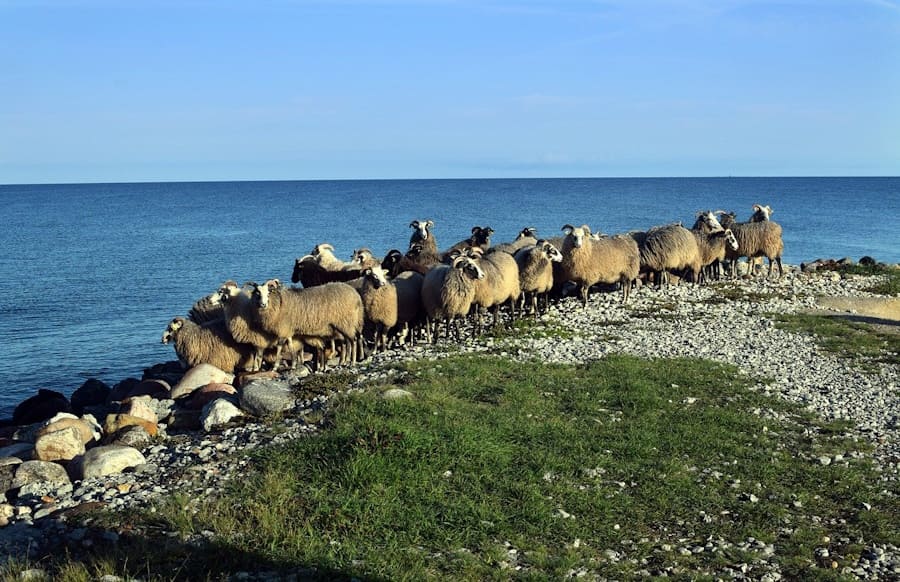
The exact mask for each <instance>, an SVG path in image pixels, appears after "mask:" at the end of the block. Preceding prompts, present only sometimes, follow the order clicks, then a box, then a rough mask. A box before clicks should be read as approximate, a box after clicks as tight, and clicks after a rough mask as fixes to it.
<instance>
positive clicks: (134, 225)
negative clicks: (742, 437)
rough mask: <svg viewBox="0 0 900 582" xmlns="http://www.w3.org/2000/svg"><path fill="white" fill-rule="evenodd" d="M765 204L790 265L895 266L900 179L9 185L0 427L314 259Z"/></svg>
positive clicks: (154, 357) (0, 293)
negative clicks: (416, 229) (319, 253)
mask: <svg viewBox="0 0 900 582" xmlns="http://www.w3.org/2000/svg"><path fill="white" fill-rule="evenodd" d="M757 203H758V204H767V205H769V206H771V207H772V208H773V210H774V213H773V215H772V220H775V221H777V222H779V223H780V224H781V225H782V227H783V229H784V242H785V253H784V260H785V262H786V263H789V264H800V263H801V262H807V261H812V260H814V259H816V258H843V257H851V258H853V259H855V260H858V259H859V258H860V257H862V256H864V255H869V256H872V257H874V258H875V259H877V260H879V261H884V262H890V263H896V262H900V178H896V177H885V178H799V177H798V178H728V177H723V178H585V179H577V178H572V179H556V178H553V179H459V180H450V179H442V180H372V181H366V180H353V181H283V182H275V181H259V182H185V183H173V182H160V183H122V184H35V185H0V208H2V212H0V249H2V250H0V418H5V417H9V416H11V414H12V411H13V409H14V407H15V406H16V404H18V403H19V402H21V401H22V400H24V399H25V398H27V397H28V396H31V395H32V394H34V393H36V392H37V390H38V389H39V388H48V389H52V390H57V391H60V392H62V393H64V394H66V395H71V393H72V392H73V391H74V390H75V389H76V388H78V387H79V386H80V385H81V384H82V383H84V381H85V380H86V379H88V378H97V379H100V380H102V381H104V382H106V383H108V384H110V385H114V384H115V383H117V382H119V381H121V380H123V379H125V378H128V377H140V375H141V372H142V370H143V369H144V368H146V367H149V366H151V365H153V364H156V363H158V362H164V361H167V360H172V359H174V358H175V354H174V350H173V349H172V347H171V346H170V345H162V344H161V343H160V337H161V335H162V332H163V330H164V329H165V327H166V325H167V324H168V322H169V320H170V319H171V318H172V317H174V316H176V315H185V314H186V313H187V311H188V309H190V307H191V305H192V304H193V303H194V301H195V300H197V299H198V298H200V297H202V296H204V295H206V294H209V293H211V292H213V291H214V290H215V289H217V288H218V286H219V285H220V284H221V283H222V282H223V281H225V280H227V279H234V280H236V281H238V282H244V281H248V280H256V281H263V280H266V279H270V278H279V279H281V280H283V281H288V280H289V279H290V276H291V270H292V268H293V264H294V259H295V258H296V257H298V256H302V255H304V254H307V253H309V252H310V251H311V250H312V248H313V247H314V246H315V245H316V244H318V243H321V242H329V243H331V244H332V245H334V247H335V249H336V254H337V255H338V256H339V257H340V258H343V259H345V260H348V259H349V258H350V255H351V253H352V252H353V250H354V249H356V248H360V247H368V248H370V249H372V250H373V251H374V252H375V253H376V254H377V255H383V254H385V253H386V252H387V251H388V250H390V249H393V248H396V249H400V250H403V251H405V250H406V248H407V245H408V241H409V236H410V234H411V230H410V228H409V224H410V222H411V221H412V220H424V219H431V220H433V221H434V223H435V227H434V232H435V237H436V239H437V242H438V245H439V247H441V248H446V247H449V246H450V245H452V244H453V243H455V242H457V241H460V240H462V239H465V238H466V237H468V236H469V234H470V231H471V228H472V227H473V226H476V225H479V226H490V227H492V228H493V229H494V231H495V234H494V237H493V241H494V242H495V243H496V242H503V241H508V240H512V239H513V238H514V237H515V235H516V234H517V233H518V232H519V231H520V230H521V229H522V228H524V227H526V226H531V227H536V228H537V230H538V235H539V236H544V237H548V238H549V237H552V236H557V235H559V234H560V229H561V227H562V226H563V225H564V224H567V223H570V224H573V225H576V226H578V225H581V224H588V225H589V226H590V227H591V229H592V230H593V231H594V232H597V231H601V232H603V233H608V234H613V233H618V232H625V231H629V230H645V229H648V228H650V227H652V226H654V225H659V224H665V223H670V222H676V221H681V222H683V223H684V224H685V225H686V226H688V227H689V226H690V225H691V224H693V221H694V217H695V214H696V212H697V211H701V210H719V209H721V210H729V211H734V212H736V213H737V216H738V219H739V220H746V219H747V218H748V217H749V215H750V214H751V206H752V205H753V204H757Z"/></svg>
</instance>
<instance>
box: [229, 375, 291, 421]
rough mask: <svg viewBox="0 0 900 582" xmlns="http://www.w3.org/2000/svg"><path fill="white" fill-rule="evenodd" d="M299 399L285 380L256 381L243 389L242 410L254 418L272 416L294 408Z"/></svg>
mask: <svg viewBox="0 0 900 582" xmlns="http://www.w3.org/2000/svg"><path fill="white" fill-rule="evenodd" d="M296 401H297V397H296V396H295V395H294V392H293V391H292V390H291V386H290V384H288V383H287V382H285V381H283V380H254V381H253V382H250V383H249V384H247V385H246V386H244V387H243V388H241V399H240V405H241V409H243V410H244V411H246V412H248V413H250V414H252V415H253V416H272V415H273V414H278V413H279V412H283V411H285V410H288V409H290V408H293V407H294V404H295V403H296Z"/></svg>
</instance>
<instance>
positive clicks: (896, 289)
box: [835, 265, 900, 297]
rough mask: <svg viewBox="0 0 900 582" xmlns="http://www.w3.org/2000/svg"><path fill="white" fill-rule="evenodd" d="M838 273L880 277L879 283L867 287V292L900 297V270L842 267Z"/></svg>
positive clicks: (874, 267) (855, 266) (874, 266)
mask: <svg viewBox="0 0 900 582" xmlns="http://www.w3.org/2000/svg"><path fill="white" fill-rule="evenodd" d="M835 270H836V271H838V272H840V273H843V274H845V275H862V276H865V277H878V278H879V281H878V282H877V283H874V284H872V285H871V286H869V287H866V289H865V290H866V291H868V292H870V293H877V294H879V295H890V296H892V297H896V296H898V295H900V269H896V268H894V267H887V266H883V265H840V266H838V267H837V268H836V269H835Z"/></svg>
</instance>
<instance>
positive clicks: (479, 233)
mask: <svg viewBox="0 0 900 582" xmlns="http://www.w3.org/2000/svg"><path fill="white" fill-rule="evenodd" d="M492 234H494V229H493V228H491V227H490V226H485V227H483V228H482V227H480V226H473V227H472V236H470V237H469V238H467V239H465V240H461V241H459V242H458V243H456V244H455V245H453V246H452V247H450V248H449V249H447V250H446V251H444V252H443V254H441V260H442V262H444V263H448V262H449V260H450V255H451V254H453V251H458V250H464V249H468V248H479V249H481V250H487V249H488V248H489V247H490V246H491V235H492Z"/></svg>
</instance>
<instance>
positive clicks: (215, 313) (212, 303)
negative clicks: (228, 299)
mask: <svg viewBox="0 0 900 582" xmlns="http://www.w3.org/2000/svg"><path fill="white" fill-rule="evenodd" d="M224 317H225V310H224V307H223V305H222V301H221V298H220V296H219V292H218V291H216V292H215V293H210V294H209V295H206V296H204V297H201V298H200V299H198V300H197V301H196V302H195V303H194V305H193V306H192V307H191V309H190V310H189V311H188V319H190V320H191V321H193V322H194V323H197V324H202V323H207V322H210V321H215V320H217V319H223V318H224Z"/></svg>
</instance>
